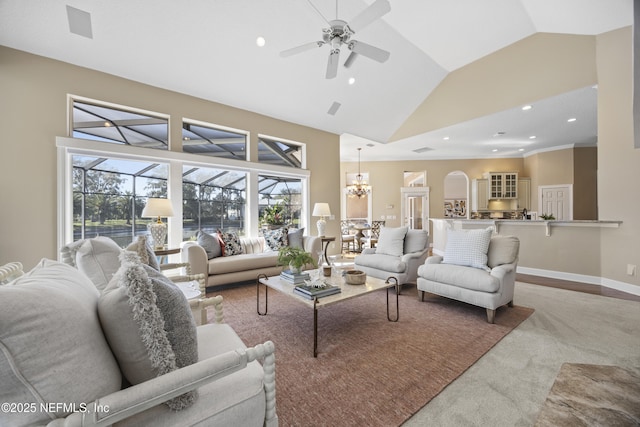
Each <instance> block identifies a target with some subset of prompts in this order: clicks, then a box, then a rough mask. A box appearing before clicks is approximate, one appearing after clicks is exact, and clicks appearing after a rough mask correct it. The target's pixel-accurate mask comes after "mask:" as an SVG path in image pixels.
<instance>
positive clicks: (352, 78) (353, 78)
mask: <svg viewBox="0 0 640 427" xmlns="http://www.w3.org/2000/svg"><path fill="white" fill-rule="evenodd" d="M355 82H356V78H355V77H349V84H350V85H352V84H354V83H355Z"/></svg>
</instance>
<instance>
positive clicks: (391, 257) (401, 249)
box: [354, 227, 429, 285]
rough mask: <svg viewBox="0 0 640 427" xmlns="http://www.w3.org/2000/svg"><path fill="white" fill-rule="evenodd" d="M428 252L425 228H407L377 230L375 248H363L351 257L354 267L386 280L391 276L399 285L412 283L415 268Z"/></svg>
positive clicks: (427, 238)
mask: <svg viewBox="0 0 640 427" xmlns="http://www.w3.org/2000/svg"><path fill="white" fill-rule="evenodd" d="M428 252H429V234H428V233H427V232H426V231H425V230H409V229H408V228H407V227H400V228H388V227H383V228H381V229H380V236H379V238H378V244H377V245H376V247H375V248H365V249H364V250H363V251H362V253H361V254H360V255H358V256H356V257H355V260H354V264H355V268H356V269H357V270H361V271H364V272H365V273H366V274H367V275H369V276H372V277H376V278H378V279H383V280H386V279H388V278H389V277H394V278H396V280H397V281H398V284H399V285H403V284H405V283H415V281H416V278H417V271H418V267H419V266H420V265H422V264H423V263H424V261H425V259H426V258H427V255H428Z"/></svg>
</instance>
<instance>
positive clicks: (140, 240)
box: [126, 234, 160, 271]
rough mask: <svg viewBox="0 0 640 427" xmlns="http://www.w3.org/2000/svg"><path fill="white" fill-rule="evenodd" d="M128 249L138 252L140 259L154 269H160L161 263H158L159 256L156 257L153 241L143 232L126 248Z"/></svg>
mask: <svg viewBox="0 0 640 427" xmlns="http://www.w3.org/2000/svg"><path fill="white" fill-rule="evenodd" d="M126 249H127V250H128V251H132V252H135V253H137V254H138V256H139V257H140V261H141V262H142V263H143V264H147V265H148V266H149V267H151V268H153V269H154V270H157V271H160V265H159V264H158V258H157V257H156V254H155V252H154V251H153V248H152V247H151V242H150V241H149V239H148V238H147V235H145V234H143V235H141V236H138V237H137V238H136V239H135V240H134V241H133V242H132V243H131V244H130V245H129V246H127V248H126Z"/></svg>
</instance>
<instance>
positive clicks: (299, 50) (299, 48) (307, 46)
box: [280, 41, 324, 58]
mask: <svg viewBox="0 0 640 427" xmlns="http://www.w3.org/2000/svg"><path fill="white" fill-rule="evenodd" d="M323 44H324V42H322V41H318V42H311V43H305V44H303V45H301V46H297V47H292V48H291V49H287V50H283V51H282V52H280V56H281V57H283V58H286V57H288V56H292V55H296V54H298V53H302V52H306V51H307V50H311V49H313V48H315V47H321V46H322V45H323Z"/></svg>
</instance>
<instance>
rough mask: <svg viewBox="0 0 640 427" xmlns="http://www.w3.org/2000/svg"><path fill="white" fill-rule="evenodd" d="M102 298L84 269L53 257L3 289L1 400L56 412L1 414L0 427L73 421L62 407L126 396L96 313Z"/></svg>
mask: <svg viewBox="0 0 640 427" xmlns="http://www.w3.org/2000/svg"><path fill="white" fill-rule="evenodd" d="M99 295H100V294H99V292H98V290H97V289H96V287H95V286H94V284H93V283H91V281H90V280H89V279H88V278H87V276H85V275H84V274H82V273H81V272H80V271H78V270H77V269H75V268H73V267H71V266H69V265H66V264H63V263H61V262H57V261H52V260H48V259H43V260H42V261H40V262H39V263H38V265H36V266H35V267H34V268H33V270H31V271H29V272H27V273H26V274H25V275H23V276H21V277H19V278H18V279H16V280H14V281H13V282H10V283H9V284H5V285H2V286H0V402H2V403H3V404H10V405H12V404H18V405H24V406H25V407H28V406H27V405H30V404H33V405H38V408H40V404H41V403H45V404H46V403H54V405H53V406H52V408H55V409H54V411H55V412H51V413H47V412H41V411H40V410H37V411H34V412H31V411H23V412H20V413H11V412H9V411H0V425H2V426H15V425H20V426H22V425H45V424H47V423H48V422H50V421H51V420H52V419H53V418H57V417H64V416H67V415H69V413H70V412H69V411H70V410H69V409H64V408H61V407H59V406H56V405H55V404H57V403H60V402H64V403H65V405H66V406H65V408H70V407H71V406H72V405H74V404H75V407H76V408H78V407H80V405H81V404H82V403H86V402H92V401H94V400H96V399H99V398H101V397H104V396H106V395H108V394H110V393H113V392H116V391H118V390H120V385H121V378H122V376H121V374H120V369H119V368H118V363H117V362H116V359H115V358H114V357H113V353H112V352H111V350H110V349H109V344H108V343H107V340H106V339H105V337H104V334H103V332H102V328H101V326H100V320H99V319H98V312H97V310H96V304H97V303H98V298H99ZM70 385H73V386H70ZM11 407H13V406H11ZM18 407H21V406H18Z"/></svg>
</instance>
